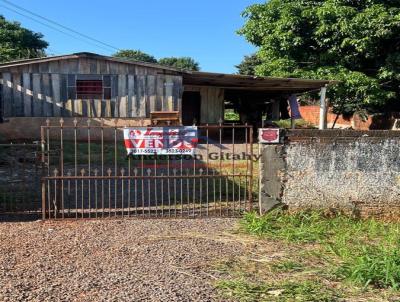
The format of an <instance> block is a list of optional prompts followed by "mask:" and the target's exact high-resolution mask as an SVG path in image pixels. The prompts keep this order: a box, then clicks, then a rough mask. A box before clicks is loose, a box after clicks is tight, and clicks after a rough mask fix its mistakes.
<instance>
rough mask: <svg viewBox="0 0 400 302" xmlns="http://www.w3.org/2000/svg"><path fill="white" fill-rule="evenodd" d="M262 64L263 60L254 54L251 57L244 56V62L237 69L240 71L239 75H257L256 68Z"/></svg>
mask: <svg viewBox="0 0 400 302" xmlns="http://www.w3.org/2000/svg"><path fill="white" fill-rule="evenodd" d="M260 64H262V61H261V59H260V58H259V57H258V56H257V54H255V53H254V54H252V55H249V56H244V58H243V61H242V62H240V64H239V65H236V66H235V67H236V68H237V69H238V73H239V74H243V75H255V74H256V70H255V69H256V67H257V66H258V65H260Z"/></svg>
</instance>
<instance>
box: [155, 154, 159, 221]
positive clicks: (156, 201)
mask: <svg viewBox="0 0 400 302" xmlns="http://www.w3.org/2000/svg"><path fill="white" fill-rule="evenodd" d="M154 175H155V176H157V154H155V155H154ZM157 194H158V192H157V177H155V178H154V202H155V203H156V217H157V216H158V209H157V203H158V200H157Z"/></svg>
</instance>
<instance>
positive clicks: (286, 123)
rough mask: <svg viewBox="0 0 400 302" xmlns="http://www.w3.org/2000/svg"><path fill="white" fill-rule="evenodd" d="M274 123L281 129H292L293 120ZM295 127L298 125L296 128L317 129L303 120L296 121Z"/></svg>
mask: <svg viewBox="0 0 400 302" xmlns="http://www.w3.org/2000/svg"><path fill="white" fill-rule="evenodd" d="M274 123H275V124H276V125H277V126H278V127H279V128H286V129H288V128H291V120H290V119H287V120H279V121H274ZM295 125H296V128H315V126H314V125H312V124H311V123H309V122H307V121H305V120H303V119H299V120H295Z"/></svg>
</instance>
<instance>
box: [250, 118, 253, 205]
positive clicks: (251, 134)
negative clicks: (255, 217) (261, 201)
mask: <svg viewBox="0 0 400 302" xmlns="http://www.w3.org/2000/svg"><path fill="white" fill-rule="evenodd" d="M249 136H250V137H249V142H250V167H249V172H250V176H249V182H250V183H249V211H250V212H251V211H252V210H253V125H250V128H249Z"/></svg>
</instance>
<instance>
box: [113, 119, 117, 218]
mask: <svg viewBox="0 0 400 302" xmlns="http://www.w3.org/2000/svg"><path fill="white" fill-rule="evenodd" d="M117 153H118V152H117V121H116V120H115V122H114V175H115V177H117V175H118V171H117V169H118V159H117ZM114 210H115V213H114V216H115V217H116V216H117V178H115V179H114Z"/></svg>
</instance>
